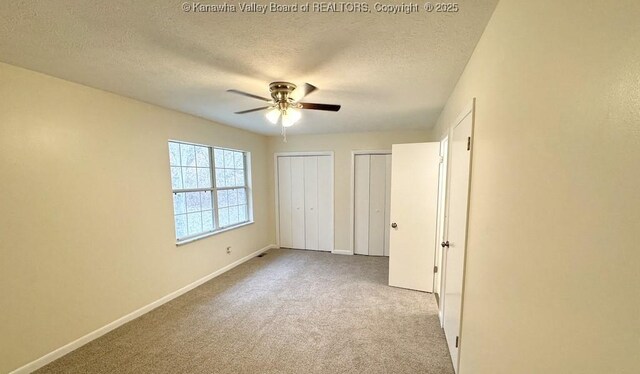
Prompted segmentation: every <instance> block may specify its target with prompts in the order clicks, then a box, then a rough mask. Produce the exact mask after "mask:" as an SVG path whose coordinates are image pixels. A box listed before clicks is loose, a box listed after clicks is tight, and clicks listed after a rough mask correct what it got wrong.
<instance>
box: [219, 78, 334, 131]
mask: <svg viewBox="0 0 640 374" xmlns="http://www.w3.org/2000/svg"><path fill="white" fill-rule="evenodd" d="M315 90H317V87H315V86H313V85H311V84H309V83H305V84H304V85H303V86H300V87H298V86H296V85H295V84H293V83H289V82H272V83H271V84H269V92H270V93H271V100H270V99H267V98H265V97H262V96H258V95H254V94H250V93H247V92H243V91H238V90H227V92H231V93H235V94H238V95H243V96H247V97H250V98H253V99H258V100H262V101H266V102H267V103H268V104H269V105H268V106H265V107H260V108H254V109H249V110H243V111H240V112H236V114H246V113H251V112H257V111H260V110H269V111H268V112H267V114H266V117H267V120H268V121H269V122H271V123H272V124H274V125H277V124H278V120H280V125H281V127H282V136H283V139H284V141H285V142H286V141H287V130H286V129H287V128H288V127H291V126H293V125H295V123H296V122H298V121H299V120H300V118H302V113H301V111H300V109H307V110H323V111H329V112H337V111H339V110H340V105H333V104H314V103H303V102H300V100H302V99H303V98H304V97H305V96H307V95H309V94H310V93H312V92H313V91H315Z"/></svg>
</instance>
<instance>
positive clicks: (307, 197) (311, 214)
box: [304, 156, 319, 250]
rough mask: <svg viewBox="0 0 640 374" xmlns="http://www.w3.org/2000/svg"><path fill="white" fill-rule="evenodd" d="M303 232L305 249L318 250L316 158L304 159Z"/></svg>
mask: <svg viewBox="0 0 640 374" xmlns="http://www.w3.org/2000/svg"><path fill="white" fill-rule="evenodd" d="M304 209H305V212H304V232H305V247H304V248H306V249H313V250H318V249H319V246H318V234H319V233H318V157H314V156H312V157H304Z"/></svg>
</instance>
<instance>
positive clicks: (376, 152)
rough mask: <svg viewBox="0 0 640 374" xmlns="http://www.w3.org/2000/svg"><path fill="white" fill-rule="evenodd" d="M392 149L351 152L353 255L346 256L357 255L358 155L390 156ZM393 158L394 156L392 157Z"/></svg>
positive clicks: (350, 205)
mask: <svg viewBox="0 0 640 374" xmlns="http://www.w3.org/2000/svg"><path fill="white" fill-rule="evenodd" d="M390 154H391V150H390V149H374V150H358V151H351V181H350V182H351V195H350V197H351V198H350V204H349V207H350V223H349V226H350V227H351V231H350V232H349V251H351V253H345V254H350V255H352V254H354V253H355V250H354V248H355V235H354V231H355V229H356V227H355V225H356V223H355V222H356V218H355V214H356V213H355V204H356V156H358V155H390ZM392 157H393V156H392Z"/></svg>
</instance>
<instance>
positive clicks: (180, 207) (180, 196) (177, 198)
mask: <svg viewBox="0 0 640 374" xmlns="http://www.w3.org/2000/svg"><path fill="white" fill-rule="evenodd" d="M185 204H186V203H185V196H184V193H174V194H173V213H174V214H182V213H186V212H187V206H186V205H185Z"/></svg>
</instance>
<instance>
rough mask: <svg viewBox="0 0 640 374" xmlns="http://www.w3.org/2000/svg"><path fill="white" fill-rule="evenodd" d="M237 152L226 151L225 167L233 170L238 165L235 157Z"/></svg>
mask: <svg viewBox="0 0 640 374" xmlns="http://www.w3.org/2000/svg"><path fill="white" fill-rule="evenodd" d="M234 153H235V152H233V151H224V167H225V168H232V167H233V165H234V164H235V163H236V161H235V156H234V155H233V154H234Z"/></svg>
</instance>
